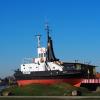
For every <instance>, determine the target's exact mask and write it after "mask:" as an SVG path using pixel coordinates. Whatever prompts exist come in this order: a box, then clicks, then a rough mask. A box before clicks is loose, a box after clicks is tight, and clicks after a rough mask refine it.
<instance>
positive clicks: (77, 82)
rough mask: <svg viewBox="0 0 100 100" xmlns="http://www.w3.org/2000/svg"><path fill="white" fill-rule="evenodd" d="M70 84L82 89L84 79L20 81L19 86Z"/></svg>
mask: <svg viewBox="0 0 100 100" xmlns="http://www.w3.org/2000/svg"><path fill="white" fill-rule="evenodd" d="M62 82H64V83H69V84H71V85H74V86H77V87H80V84H81V82H82V79H75V78H71V79H38V80H18V81H17V83H18V86H25V85H29V84H44V85H50V84H56V83H62Z"/></svg>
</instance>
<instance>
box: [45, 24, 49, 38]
mask: <svg viewBox="0 0 100 100" xmlns="http://www.w3.org/2000/svg"><path fill="white" fill-rule="evenodd" d="M45 30H46V32H47V39H49V32H50V29H49V26H48V23H46V28H45Z"/></svg>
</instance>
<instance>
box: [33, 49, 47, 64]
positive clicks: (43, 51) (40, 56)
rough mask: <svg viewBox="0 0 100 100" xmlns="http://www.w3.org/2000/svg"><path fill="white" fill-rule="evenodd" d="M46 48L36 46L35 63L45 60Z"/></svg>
mask: <svg viewBox="0 0 100 100" xmlns="http://www.w3.org/2000/svg"><path fill="white" fill-rule="evenodd" d="M46 51H47V50H46V48H44V47H41V48H38V57H37V58H35V63H41V62H45V61H46Z"/></svg>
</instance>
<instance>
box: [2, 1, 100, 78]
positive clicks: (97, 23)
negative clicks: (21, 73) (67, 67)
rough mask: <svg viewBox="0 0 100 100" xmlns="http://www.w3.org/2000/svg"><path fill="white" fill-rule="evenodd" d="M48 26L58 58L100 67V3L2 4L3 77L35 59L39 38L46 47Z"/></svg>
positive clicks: (46, 2)
mask: <svg viewBox="0 0 100 100" xmlns="http://www.w3.org/2000/svg"><path fill="white" fill-rule="evenodd" d="M46 22H48V23H49V26H50V28H51V36H52V38H53V42H54V49H55V55H56V56H57V57H58V58H60V59H61V60H63V61H74V60H79V61H80V62H83V63H84V62H85V63H87V62H89V63H90V64H94V65H97V66H100V1H99V0H0V76H1V77H2V76H6V75H10V74H12V73H13V71H14V70H15V69H17V68H20V64H21V63H22V60H23V58H25V57H31V58H32V57H33V58H34V57H35V56H36V47H37V40H36V38H35V35H36V34H38V33H40V34H41V35H42V40H41V43H42V44H43V46H44V45H45V44H46V42H45V40H46V39H45V38H46V33H45V30H44V29H45V23H46ZM97 70H98V71H100V67H97Z"/></svg>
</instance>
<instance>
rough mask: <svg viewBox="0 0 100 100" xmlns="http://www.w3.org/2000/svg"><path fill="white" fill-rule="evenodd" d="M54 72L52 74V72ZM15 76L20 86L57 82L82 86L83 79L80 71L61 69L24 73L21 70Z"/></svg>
mask: <svg viewBox="0 0 100 100" xmlns="http://www.w3.org/2000/svg"><path fill="white" fill-rule="evenodd" d="M51 73H52V74H51ZM15 78H16V80H17V83H18V85H19V86H25V85H29V84H45V85H48V84H56V83H61V82H64V83H69V84H71V85H74V86H80V83H81V81H82V78H81V74H80V73H79V72H68V71H67V72H64V71H62V72H60V71H44V72H33V73H30V74H23V73H22V72H20V71H17V72H16V73H15Z"/></svg>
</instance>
